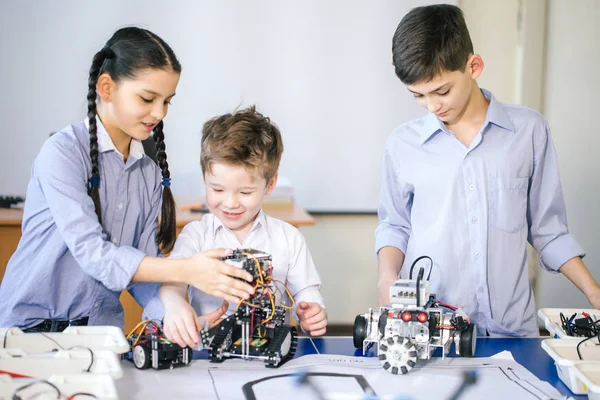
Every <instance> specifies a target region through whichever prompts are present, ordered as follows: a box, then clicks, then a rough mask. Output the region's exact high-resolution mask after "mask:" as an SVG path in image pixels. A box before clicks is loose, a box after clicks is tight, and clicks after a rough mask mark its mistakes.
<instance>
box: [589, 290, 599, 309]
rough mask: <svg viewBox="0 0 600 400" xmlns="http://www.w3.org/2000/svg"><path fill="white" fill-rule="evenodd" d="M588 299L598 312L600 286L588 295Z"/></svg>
mask: <svg viewBox="0 0 600 400" xmlns="http://www.w3.org/2000/svg"><path fill="white" fill-rule="evenodd" d="M587 299H588V301H589V302H590V304H591V305H592V307H594V308H595V309H596V310H600V286H595V287H594V288H593V289H591V290H590V291H589V293H588V294H587Z"/></svg>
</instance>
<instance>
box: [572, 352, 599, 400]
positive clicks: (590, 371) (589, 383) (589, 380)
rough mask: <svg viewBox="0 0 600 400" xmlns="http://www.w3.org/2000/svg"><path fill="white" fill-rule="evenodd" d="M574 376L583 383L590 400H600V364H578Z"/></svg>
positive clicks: (587, 362) (585, 362)
mask: <svg viewBox="0 0 600 400" xmlns="http://www.w3.org/2000/svg"><path fill="white" fill-rule="evenodd" d="M573 374H574V375H575V376H576V377H577V379H579V380H580V381H581V382H582V383H583V388H584V390H586V391H587V395H588V399H589V400H600V362H593V361H581V362H578V363H576V364H575V367H574V368H573Z"/></svg>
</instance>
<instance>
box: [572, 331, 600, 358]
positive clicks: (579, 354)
mask: <svg viewBox="0 0 600 400" xmlns="http://www.w3.org/2000/svg"><path fill="white" fill-rule="evenodd" d="M593 338H595V336H590V337H588V338H585V339H583V340H581V341H580V342H579V343H577V355H578V356H579V359H580V360H583V358H582V357H581V353H580V352H579V346H581V345H582V344H583V342H587V341H588V340H590V339H593ZM598 340H600V337H599V338H598Z"/></svg>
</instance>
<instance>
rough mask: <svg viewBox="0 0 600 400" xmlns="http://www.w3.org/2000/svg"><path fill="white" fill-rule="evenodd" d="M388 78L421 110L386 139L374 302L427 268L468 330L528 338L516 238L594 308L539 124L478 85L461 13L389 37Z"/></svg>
mask: <svg viewBox="0 0 600 400" xmlns="http://www.w3.org/2000/svg"><path fill="white" fill-rule="evenodd" d="M392 51H393V62H394V66H395V71H396V75H397V76H398V77H399V78H400V80H401V81H402V82H403V83H404V84H405V85H406V87H407V88H408V90H409V91H410V92H411V93H413V95H414V97H415V98H416V100H417V101H418V102H419V104H421V105H422V106H423V107H425V108H427V110H428V111H429V114H427V115H426V116H425V117H423V118H420V119H417V120H415V121H411V122H409V123H406V124H404V125H402V126H400V127H398V128H397V129H396V130H395V131H394V132H393V133H392V135H391V136H390V138H389V140H388V142H387V146H386V151H385V161H384V172H383V183H382V189H381V199H380V204H379V209H378V213H379V226H378V227H377V230H376V250H377V254H378V266H379V283H378V289H379V294H380V301H381V302H382V303H386V302H388V301H389V298H388V290H389V287H390V284H391V282H392V281H394V280H395V279H396V278H397V276H398V274H399V273H400V274H401V275H402V276H403V277H406V276H407V275H408V268H402V266H403V265H408V266H410V265H411V264H412V262H413V260H415V259H416V258H417V257H419V256H421V255H429V256H431V258H432V259H433V260H434V267H433V271H432V274H431V281H432V292H434V293H436V294H437V296H438V298H440V299H441V300H442V301H444V302H446V303H450V304H454V305H456V306H459V307H461V308H462V309H463V310H465V312H466V313H467V314H468V315H469V317H470V319H471V320H472V321H474V322H475V323H476V324H477V326H478V331H479V334H486V333H487V334H490V335H519V336H525V335H527V336H536V335H538V329H537V324H536V319H535V304H534V299H533V294H532V289H531V286H530V284H529V279H528V274H527V256H526V242H527V241H529V242H530V243H531V244H532V245H533V247H534V248H535V249H536V250H537V252H538V253H539V256H540V264H541V266H542V267H543V268H544V269H546V270H548V271H552V272H557V271H560V272H562V273H563V274H564V275H565V276H566V277H567V278H569V279H570V280H571V281H572V282H573V283H574V284H575V285H576V286H577V287H578V288H579V289H580V290H581V291H582V292H583V293H584V294H585V295H586V297H587V298H588V300H589V301H590V303H591V304H592V305H593V306H594V307H595V308H600V287H599V286H598V283H597V282H596V281H595V280H594V278H593V277H592V276H591V274H590V273H589V271H588V270H587V268H586V266H585V265H584V264H583V262H582V260H581V257H582V256H583V254H584V252H583V250H582V249H581V247H580V246H579V244H578V243H577V242H576V241H575V239H574V238H573V236H571V235H570V234H569V232H568V229H567V219H566V212H565V206H564V201H563V196H562V190H561V186H560V180H559V174H558V165H557V160H556V154H555V151H554V147H553V145H552V140H551V137H550V131H549V128H548V125H547V124H546V121H545V120H544V118H543V117H542V116H541V115H540V114H538V113H537V112H535V111H533V110H531V109H529V108H526V107H522V106H517V105H507V104H502V103H499V102H498V101H496V99H495V98H494V96H493V95H492V94H491V93H490V92H488V91H486V90H482V89H480V88H479V87H478V85H477V82H476V81H475V79H476V78H478V77H479V76H480V74H481V72H482V70H483V60H482V59H481V57H480V56H479V55H477V54H474V52H473V45H472V43H471V39H470V36H469V31H468V29H467V26H466V23H465V21H464V18H463V15H462V12H461V10H460V9H459V8H458V7H455V6H450V5H435V6H427V7H419V8H415V9H413V10H412V11H410V12H409V13H408V14H407V15H406V16H405V17H404V18H403V19H402V21H401V22H400V24H399V25H398V28H397V30H396V32H395V34H394V38H393V47H392Z"/></svg>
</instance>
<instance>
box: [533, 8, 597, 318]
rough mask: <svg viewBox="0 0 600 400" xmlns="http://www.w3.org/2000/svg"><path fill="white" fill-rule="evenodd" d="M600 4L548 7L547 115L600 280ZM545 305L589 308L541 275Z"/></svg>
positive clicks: (581, 237)
mask: <svg viewBox="0 0 600 400" xmlns="http://www.w3.org/2000/svg"><path fill="white" fill-rule="evenodd" d="M598 20H600V2H598V1H595V0H578V1H569V2H565V1H560V0H558V1H550V2H549V3H548V27H547V29H548V36H547V43H548V45H547V59H546V64H545V70H546V73H545V82H544V86H545V95H544V100H543V101H544V114H545V116H546V118H547V120H548V122H549V124H550V127H551V129H552V136H553V139H554V144H555V147H556V151H557V153H558V161H559V165H560V172H561V177H562V179H561V180H562V186H563V193H564V197H565V203H566V205H567V213H568V220H569V228H570V230H571V233H573V234H574V235H575V237H576V238H577V240H578V241H579V243H580V244H581V245H582V246H583V248H584V249H585V250H586V251H587V256H586V257H585V259H584V261H585V263H586V264H587V266H588V268H589V269H590V271H591V273H592V275H593V276H594V277H595V278H596V279H600V254H599V252H598V250H597V249H598V243H600V229H599V226H600V207H598V204H599V203H600V157H598V154H597V149H598V148H600V135H598V123H597V115H598V93H600V73H599V72H598V71H599V70H598V65H600V46H599V45H598V43H600V27H599V25H598ZM538 305H539V306H540V307H561V306H562V307H565V306H569V307H589V303H588V302H587V300H586V299H585V297H584V296H583V295H582V294H581V293H580V292H579V290H577V289H576V288H575V287H574V286H573V285H571V283H570V282H569V281H568V280H567V279H566V278H565V277H564V276H562V275H550V274H541V275H540V286H539V304H538Z"/></svg>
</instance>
